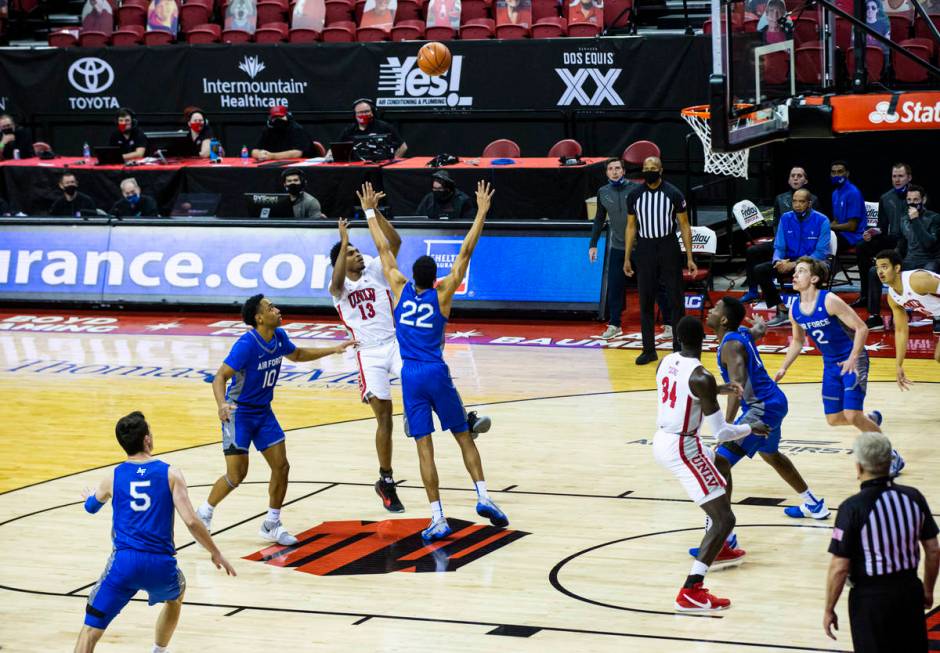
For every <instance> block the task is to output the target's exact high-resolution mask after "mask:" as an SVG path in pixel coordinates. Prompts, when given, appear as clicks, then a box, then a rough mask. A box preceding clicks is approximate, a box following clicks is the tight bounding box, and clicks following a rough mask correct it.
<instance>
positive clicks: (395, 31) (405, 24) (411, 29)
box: [392, 20, 424, 41]
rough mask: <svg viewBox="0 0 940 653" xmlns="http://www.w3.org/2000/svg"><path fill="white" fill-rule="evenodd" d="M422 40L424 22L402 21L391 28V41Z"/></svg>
mask: <svg viewBox="0 0 940 653" xmlns="http://www.w3.org/2000/svg"><path fill="white" fill-rule="evenodd" d="M422 38H424V21H421V20H403V21H400V22H398V23H395V26H394V27H392V40H393V41H416V40H418V39H422Z"/></svg>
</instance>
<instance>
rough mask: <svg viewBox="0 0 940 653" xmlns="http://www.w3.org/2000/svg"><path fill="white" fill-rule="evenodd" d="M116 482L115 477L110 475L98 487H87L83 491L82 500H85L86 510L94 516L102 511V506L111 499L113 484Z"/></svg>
mask: <svg viewBox="0 0 940 653" xmlns="http://www.w3.org/2000/svg"><path fill="white" fill-rule="evenodd" d="M113 482H114V475H113V474H112V475H109V476H106V477H104V478H103V479H101V481H100V482H99V483H98V487H94V488H91V487H86V488H85V489H84V490H82V498H83V499H84V500H85V510H86V511H88V512H89V513H91V514H92V515H93V514H95V513H96V512H98V511H99V510H101V506H103V505H104V504H105V503H107V501H108V499H110V498H111V484H112V483H113Z"/></svg>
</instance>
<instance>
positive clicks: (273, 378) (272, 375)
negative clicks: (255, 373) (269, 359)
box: [261, 367, 277, 388]
mask: <svg viewBox="0 0 940 653" xmlns="http://www.w3.org/2000/svg"><path fill="white" fill-rule="evenodd" d="M275 383H277V368H276V367H275V368H274V369H273V370H268V371H267V372H265V373H264V383H262V384H261V387H262V388H272V387H274V384H275Z"/></svg>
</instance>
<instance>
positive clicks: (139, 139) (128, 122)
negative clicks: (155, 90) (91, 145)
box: [108, 108, 147, 161]
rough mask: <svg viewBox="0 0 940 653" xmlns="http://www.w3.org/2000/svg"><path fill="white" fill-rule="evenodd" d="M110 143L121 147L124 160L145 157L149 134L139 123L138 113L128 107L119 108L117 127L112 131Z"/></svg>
mask: <svg viewBox="0 0 940 653" xmlns="http://www.w3.org/2000/svg"><path fill="white" fill-rule="evenodd" d="M108 144H109V145H112V146H113V147H120V148H121V154H122V155H124V161H134V160H136V159H142V158H144V154H145V153H146V152H147V136H146V134H144V130H143V129H141V128H140V126H139V125H138V124H137V115H136V114H135V113H134V112H133V111H131V110H130V109H127V108H124V109H119V110H118V113H117V129H115V130H114V131H113V132H111V138H110V139H109V141H108Z"/></svg>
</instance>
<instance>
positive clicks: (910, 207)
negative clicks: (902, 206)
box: [907, 203, 924, 212]
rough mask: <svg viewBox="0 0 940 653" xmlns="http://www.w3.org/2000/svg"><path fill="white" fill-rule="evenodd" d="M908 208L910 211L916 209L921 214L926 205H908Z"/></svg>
mask: <svg viewBox="0 0 940 653" xmlns="http://www.w3.org/2000/svg"><path fill="white" fill-rule="evenodd" d="M907 208H909V209H916V210H917V211H918V212H919V211H923V210H924V205H923V204H911V203H908V205H907Z"/></svg>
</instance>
